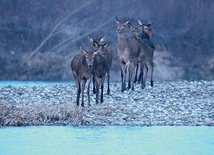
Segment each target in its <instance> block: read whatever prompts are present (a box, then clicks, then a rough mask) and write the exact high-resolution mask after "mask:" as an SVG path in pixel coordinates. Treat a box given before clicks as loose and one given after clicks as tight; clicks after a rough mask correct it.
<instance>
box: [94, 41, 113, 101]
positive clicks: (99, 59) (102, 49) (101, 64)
mask: <svg viewBox="0 0 214 155" xmlns="http://www.w3.org/2000/svg"><path fill="white" fill-rule="evenodd" d="M109 44H110V43H109V42H108V43H105V44H104V45H101V44H100V45H98V44H97V43H96V42H95V43H94V45H95V47H96V48H98V49H99V51H98V54H96V55H95V57H94V66H93V79H94V82H95V85H96V86H95V87H94V88H93V89H95V93H96V104H98V102H99V101H98V100H99V99H98V97H99V88H100V86H101V96H100V102H101V103H103V89H104V80H105V75H106V73H107V72H108V60H107V55H106V48H107V47H108V46H109Z"/></svg>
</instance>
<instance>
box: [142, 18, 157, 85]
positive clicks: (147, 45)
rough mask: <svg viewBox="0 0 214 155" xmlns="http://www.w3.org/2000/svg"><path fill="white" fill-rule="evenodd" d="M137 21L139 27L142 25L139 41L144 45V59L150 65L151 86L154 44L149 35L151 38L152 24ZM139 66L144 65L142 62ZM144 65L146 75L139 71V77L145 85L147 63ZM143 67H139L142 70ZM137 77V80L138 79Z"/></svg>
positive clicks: (151, 83) (152, 35) (151, 82)
mask: <svg viewBox="0 0 214 155" xmlns="http://www.w3.org/2000/svg"><path fill="white" fill-rule="evenodd" d="M138 23H139V25H140V27H142V34H141V39H140V41H141V42H142V45H143V47H144V50H145V52H146V60H147V62H148V63H149V65H150V66H151V79H150V85H151V87H153V85H154V84H153V72H154V62H153V57H154V51H155V46H154V44H153V43H152V42H151V41H150V37H151V38H153V37H154V34H153V31H152V26H151V24H152V23H151V22H148V23H147V24H146V23H143V22H141V21H140V20H138ZM141 67H144V65H143V64H142V66H141ZM145 67H146V75H145V76H144V77H143V72H141V73H140V76H139V77H140V78H143V84H144V87H145V82H146V78H147V74H148V65H145ZM142 70H143V69H141V71H142ZM140 78H139V80H140Z"/></svg>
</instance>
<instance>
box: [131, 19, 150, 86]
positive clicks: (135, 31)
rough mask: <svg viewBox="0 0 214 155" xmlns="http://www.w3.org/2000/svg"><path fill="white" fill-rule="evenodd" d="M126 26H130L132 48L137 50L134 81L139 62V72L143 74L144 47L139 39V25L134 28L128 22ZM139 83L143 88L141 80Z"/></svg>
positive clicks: (140, 29)
mask: <svg viewBox="0 0 214 155" xmlns="http://www.w3.org/2000/svg"><path fill="white" fill-rule="evenodd" d="M128 27H129V28H130V30H131V33H132V37H133V39H132V42H133V45H134V46H133V48H134V50H135V51H137V52H139V56H138V62H137V66H136V74H135V82H136V79H137V72H138V64H139V63H140V64H141V68H140V69H141V71H140V74H143V66H144V64H145V60H146V52H145V50H144V47H143V44H142V41H141V32H142V28H141V26H139V27H137V28H134V27H133V26H132V24H131V23H128ZM145 65H146V64H145ZM141 84H142V88H143V87H144V84H143V81H141Z"/></svg>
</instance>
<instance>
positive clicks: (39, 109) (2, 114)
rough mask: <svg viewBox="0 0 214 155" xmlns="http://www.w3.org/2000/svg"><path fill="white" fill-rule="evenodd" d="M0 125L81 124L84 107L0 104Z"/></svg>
mask: <svg viewBox="0 0 214 155" xmlns="http://www.w3.org/2000/svg"><path fill="white" fill-rule="evenodd" d="M0 109H1V111H0V126H37V125H69V124H70V125H79V124H82V123H84V120H83V108H81V107H76V106H75V105H74V104H61V105H59V104H58V105H53V104H28V105H24V104H21V105H6V104H0Z"/></svg>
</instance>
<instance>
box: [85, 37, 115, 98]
mask: <svg viewBox="0 0 214 155" xmlns="http://www.w3.org/2000/svg"><path fill="white" fill-rule="evenodd" d="M88 39H89V41H90V42H91V44H92V48H93V50H96V49H98V48H99V46H101V44H102V42H103V41H104V39H105V35H103V36H101V37H100V38H99V39H93V37H92V36H90V35H88ZM105 54H106V60H107V64H108V70H107V79H108V88H107V94H108V95H110V86H109V85H110V70H111V66H112V60H113V51H112V49H111V48H110V47H109V46H108V48H105ZM93 93H94V94H95V93H96V89H95V79H94V76H93Z"/></svg>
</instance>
